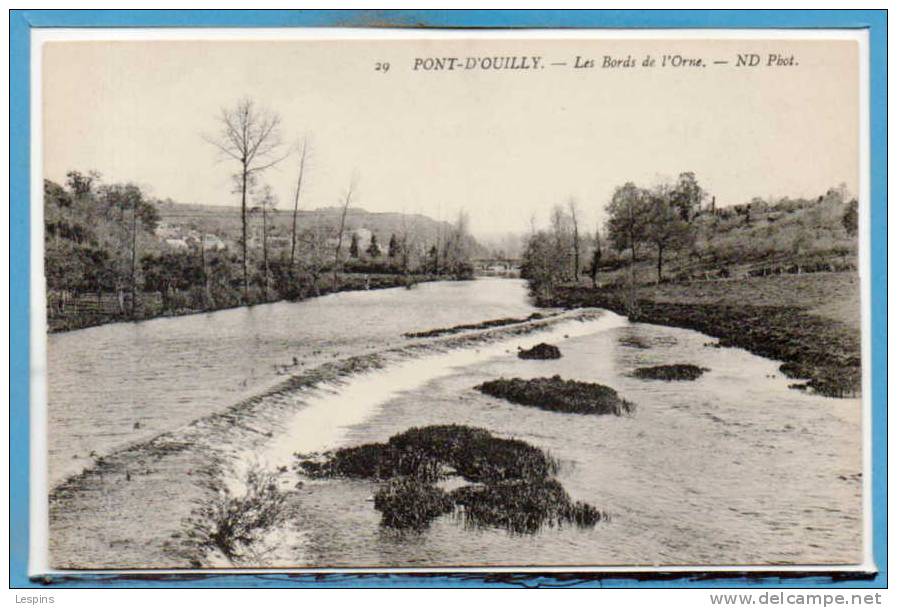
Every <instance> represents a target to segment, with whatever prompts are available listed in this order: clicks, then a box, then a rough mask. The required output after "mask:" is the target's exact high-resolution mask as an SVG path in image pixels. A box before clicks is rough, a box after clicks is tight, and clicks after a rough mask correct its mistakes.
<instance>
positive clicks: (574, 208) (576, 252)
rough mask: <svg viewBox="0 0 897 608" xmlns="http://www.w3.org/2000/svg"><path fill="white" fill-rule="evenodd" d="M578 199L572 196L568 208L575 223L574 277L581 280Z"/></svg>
mask: <svg viewBox="0 0 897 608" xmlns="http://www.w3.org/2000/svg"><path fill="white" fill-rule="evenodd" d="M577 207H578V206H577V204H576V199H574V198H571V199H570V200H569V201H567V209H569V210H570V221H571V222H572V223H573V279H574V280H575V281H576V282H577V283H578V282H579V268H580V263H579V246H580V242H579V221H578V220H577V217H576V211H577Z"/></svg>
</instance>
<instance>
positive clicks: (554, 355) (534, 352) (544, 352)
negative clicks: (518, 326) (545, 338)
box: [517, 342, 561, 360]
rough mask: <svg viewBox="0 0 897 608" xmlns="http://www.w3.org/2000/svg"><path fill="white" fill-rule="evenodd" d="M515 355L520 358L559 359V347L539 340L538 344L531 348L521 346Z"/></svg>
mask: <svg viewBox="0 0 897 608" xmlns="http://www.w3.org/2000/svg"><path fill="white" fill-rule="evenodd" d="M517 356H518V357H519V358H520V359H539V360H547V359H560V358H561V349H559V348H558V347H557V346H555V345H554V344H546V343H545V342H541V343H539V344H536V345H535V346H533V347H532V348H523V349H520V350H518V351H517Z"/></svg>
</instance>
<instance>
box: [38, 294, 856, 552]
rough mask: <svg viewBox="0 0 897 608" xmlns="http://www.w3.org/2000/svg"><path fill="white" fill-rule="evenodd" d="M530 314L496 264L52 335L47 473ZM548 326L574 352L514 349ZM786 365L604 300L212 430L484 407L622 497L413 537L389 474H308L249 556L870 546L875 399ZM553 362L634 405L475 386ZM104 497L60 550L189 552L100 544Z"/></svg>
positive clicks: (324, 428) (455, 414) (263, 446)
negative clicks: (542, 397)
mask: <svg viewBox="0 0 897 608" xmlns="http://www.w3.org/2000/svg"><path fill="white" fill-rule="evenodd" d="M533 311H534V309H533V308H532V307H531V305H530V304H529V303H528V301H527V298H526V292H525V286H524V284H523V283H522V282H521V281H517V280H508V279H480V280H477V281H471V282H464V283H431V284H423V285H418V286H417V287H415V288H414V289H412V290H404V289H390V290H383V291H371V292H355V293H340V294H334V295H330V296H325V297H322V298H318V299H314V300H308V301H305V302H300V303H279V304H271V305H265V306H256V307H253V308H249V309H235V310H229V311H221V312H216V313H210V314H205V315H194V316H189V317H179V318H171V319H156V320H153V321H147V322H144V323H138V324H116V325H109V326H103V327H96V328H90V329H85V330H80V331H76V332H70V333H67V334H58V335H52V336H50V337H49V345H48V350H49V360H48V367H49V378H50V386H49V425H50V436H49V437H50V441H49V443H50V458H49V466H50V479H51V481H52V482H53V483H54V484H55V483H58V482H60V481H61V480H63V479H64V478H66V477H68V476H69V475H72V474H74V473H77V472H78V471H79V470H80V469H82V468H83V467H85V466H89V465H90V463H91V462H92V460H91V458H93V457H90V456H89V454H90V452H91V451H93V452H95V455H103V454H114V453H116V451H120V450H122V449H123V448H125V447H127V446H129V445H133V444H135V443H136V442H139V441H145V440H147V439H148V438H151V437H153V436H156V435H158V434H159V433H162V432H165V431H175V430H177V429H179V428H182V427H185V426H186V425H189V424H190V423H191V421H195V420H197V419H200V418H202V417H204V416H208V415H210V414H212V413H214V412H216V411H220V410H221V409H223V408H224V407H226V406H228V405H230V404H233V403H235V402H237V401H239V400H241V399H245V398H246V397H249V396H251V395H253V394H258V393H259V392H261V391H263V390H264V389H265V388H267V387H270V386H272V385H273V384H275V383H276V382H277V381H279V380H283V379H284V376H286V375H295V374H301V373H302V371H303V370H304V369H311V368H313V367H315V366H319V365H322V364H323V363H326V362H327V361H334V360H342V359H344V358H346V357H350V356H353V355H359V354H367V353H375V352H382V351H384V350H387V349H397V348H402V347H403V346H407V345H409V344H411V343H414V342H415V340H414V339H409V338H404V337H403V336H402V334H403V333H404V332H409V331H421V330H426V329H432V328H435V327H447V326H452V325H456V324H460V323H474V322H478V321H484V320H489V319H495V318H500V317H524V316H527V315H529V314H530V313H532V312H533ZM546 338H548V339H550V340H551V341H553V342H554V343H556V344H558V346H559V347H560V348H561V350H562V352H563V355H564V356H563V358H562V359H560V360H556V361H522V360H520V359H518V358H517V357H516V356H515V352H516V348H517V347H519V346H527V345H531V344H533V343H535V342H538V341H541V340H543V339H546ZM417 342H420V340H417ZM294 357H295V361H294ZM686 362H687V363H694V364H697V365H701V366H703V367H706V368H708V369H709V370H710V371H708V372H707V373H706V374H705V375H704V376H703V377H701V378H700V379H698V380H697V381H694V382H682V383H667V382H662V381H645V380H639V379H636V378H633V377H631V376H630V372H631V371H632V370H633V369H634V368H635V367H638V366H643V365H656V364H664V363H686ZM777 367H778V364H777V363H776V362H774V361H770V360H767V359H763V358H761V357H757V356H754V355H751V354H750V353H747V352H745V351H743V350H740V349H732V348H718V347H716V346H715V340H713V339H711V338H709V337H707V336H704V335H701V334H698V333H696V332H692V331H687V330H681V329H676V328H667V327H660V326H653V325H646V324H633V323H629V322H628V321H626V320H625V319H624V318H621V317H619V316H617V315H614V314H613V313H609V312H605V313H603V314H602V315H601V316H600V317H599V318H597V319H596V320H592V321H587V322H582V321H572V320H571V321H567V322H564V323H559V324H557V325H556V326H554V327H553V328H552V329H550V330H548V333H538V334H533V335H528V336H512V335H509V336H507V337H506V338H504V339H502V340H498V341H495V342H492V343H490V344H488V345H481V344H473V345H471V346H469V347H467V348H460V349H454V350H450V351H448V352H445V351H434V352H432V353H425V354H422V355H421V356H419V357H415V358H411V359H407V360H404V361H400V362H394V363H393V364H390V365H387V366H385V367H383V368H382V369H376V370H374V371H368V372H366V373H362V374H357V375H354V376H351V377H349V378H347V379H346V380H345V381H342V382H340V383H338V384H336V385H334V386H332V387H330V388H329V389H328V390H324V391H316V392H314V393H302V394H300V393H298V392H297V394H295V395H278V396H277V399H278V400H280V402H283V401H284V400H292V402H293V403H294V405H295V404H298V405H296V407H295V411H293V413H291V414H289V415H288V416H285V417H278V420H277V424H276V425H275V424H272V425H271V426H270V427H266V428H268V429H269V430H268V433H267V434H266V435H264V436H263V438H262V440H254V441H253V442H252V443H251V444H250V443H245V444H244V443H243V442H242V440H241V439H240V438H239V437H240V436H239V435H237V434H236V433H233V434H232V437H233V440H232V441H223V442H222V441H219V440H217V439H216V445H218V444H221V443H229V444H230V445H229V446H228V447H227V449H225V450H224V451H223V453H226V454H227V455H228V458H230V459H231V460H232V461H233V462H231V464H232V465H234V467H235V468H239V463H240V462H243V461H248V460H252V461H254V462H261V463H262V464H264V465H266V466H269V467H273V466H280V465H289V464H290V459H291V456H290V455H291V454H292V452H293V451H307V450H311V449H315V450H319V449H330V448H333V447H338V446H343V445H355V444H358V443H366V442H370V441H383V440H385V439H387V438H388V437H389V436H391V435H393V434H395V433H398V432H401V431H404V430H406V429H407V428H409V427H411V426H421V425H426V424H443V423H459V424H468V425H472V426H480V427H484V428H487V429H489V430H491V431H492V432H494V433H497V434H500V435H504V436H513V437H517V438H520V439H523V440H524V441H527V442H529V443H531V444H533V445H536V446H538V447H540V448H542V449H544V450H547V451H548V452H550V453H551V454H552V455H553V456H554V457H556V458H557V459H559V460H560V462H561V470H560V472H559V475H558V478H559V480H560V481H561V482H562V483H563V485H564V487H565V488H566V489H567V490H568V492H569V493H570V495H571V496H572V497H573V498H574V499H576V500H584V501H587V502H589V503H591V504H593V505H595V506H597V507H598V508H599V509H601V510H603V511H606V512H607V513H609V514H610V516H611V519H610V521H607V522H602V523H600V524H599V525H597V526H596V527H595V528H594V529H591V530H585V531H584V530H580V529H577V528H563V529H546V530H543V531H541V532H539V533H537V534H534V535H522V536H521V535H512V534H508V533H507V532H504V531H500V530H488V529H486V530H483V529H477V530H470V529H466V528H465V527H464V526H463V525H462V524H461V523H459V522H458V521H457V520H455V519H454V518H453V517H451V516H445V517H442V518H440V519H438V520H437V521H435V522H434V523H433V525H432V526H431V527H430V529H429V530H427V531H425V532H423V533H420V534H396V533H394V532H390V531H387V530H384V529H382V528H381V527H380V526H379V525H378V522H379V514H378V513H377V512H376V511H375V510H374V508H373V504H372V502H371V501H370V497H371V495H372V494H373V492H374V491H375V490H376V486H375V485H374V484H372V483H368V482H360V481H338V480H325V481H310V480H304V483H303V485H302V486H301V487H300V488H299V489H298V490H296V491H295V492H293V493H292V495H291V499H290V500H291V502H292V507H293V508H294V509H295V512H297V513H299V516H298V517H297V518H296V519H294V520H291V521H290V522H289V524H287V525H285V526H283V528H282V529H280V530H278V531H277V532H278V534H277V535H275V536H274V537H273V538H275V539H279V540H278V542H279V546H276V547H273V550H272V551H270V552H269V553H267V554H266V556H265V557H264V558H263V559H261V560H260V561H259V562H258V563H254V564H248V565H253V566H262V567H267V566H272V567H273V566H276V567H289V566H333V567H344V566H458V565H485V564H489V565H568V566H569V565H585V564H589V565H598V564H600V565H632V564H637V565H652V564H664V565H700V564H738V565H765V564H855V563H858V562H860V561H861V558H862V476H861V471H862V448H861V446H862V433H861V424H862V416H861V407H860V402H859V400H855V399H831V398H825V397H819V396H815V395H810V394H805V393H802V392H799V391H795V390H793V389H789V388H788V384H789V381H788V380H787V379H786V378H784V377H783V376H782V375H781V374H780V373H779V372H778V370H777ZM553 374H560V375H561V376H563V377H565V378H570V379H576V380H582V381H591V382H600V383H602V384H606V385H609V386H611V387H613V388H615V389H616V390H617V391H618V392H620V393H621V394H622V396H623V397H625V398H626V399H627V400H629V401H632V402H634V403H635V404H636V405H637V410H636V412H635V414H634V415H632V416H629V417H626V416H624V417H615V416H602V417H594V416H579V415H570V414H562V413H556V412H547V411H542V410H538V409H534V408H526V407H521V406H517V405H513V404H510V403H506V402H503V401H500V400H497V399H493V398H490V397H486V396H484V395H482V394H480V393H478V392H477V391H474V390H472V387H473V386H475V385H476V384H479V383H480V382H482V381H485V380H488V379H491V378H496V377H500V376H504V377H511V376H518V377H536V376H550V375H553ZM272 399H273V398H272ZM265 403H266V402H265V401H264V400H262V402H261V405H260V406H259V408H260V409H264V407H265ZM273 403H274V402H273V401H272V404H273ZM272 407H273V405H272ZM259 420H262V419H261V418H260V419H259ZM253 424H254V426H255V427H256V428H260V427H261V426H263V423H262V422H259V421H256V422H254V423H253ZM200 427H201V425H200ZM196 428H197V429H198V430H195V432H196V433H202V432H203V431H202V429H201V428H199V427H196ZM188 474H189V473H188ZM290 474H291V475H295V474H294V473H290ZM178 479H181V478H178ZM129 480H130V476H129ZM137 481H138V480H136V479H135V482H134V485H130V486H127V487H128V488H130V490H129V493H124V491H123V490H115V489H110V490H109V495H108V496H107V497H106V498H105V501H106V502H104V503H102V504H103V505H106V506H105V507H103V508H105V509H107V511H111V510H114V509H119V510H127V511H128V512H130V510H131V509H141V508H142V504H137V503H135V502H134V501H136V500H138V499H137V498H134V497H135V496H139V495H140V492H139V488H140V486H139V485H137ZM294 481H295V480H294ZM105 483H107V484H108V483H109V482H108V480H107V481H106V482H105ZM116 483H117V482H116ZM177 483H184V482H181V481H178V482H177ZM154 484H155V485H156V486H158V484H159V478H155V479H154ZM291 485H292V484H291ZM104 487H106V486H104ZM115 487H116V488H121V487H123V485H122V484H119V485H118V486H115ZM158 490H159V488H158V487H156V493H158ZM116 492H118V493H119V494H120V496H119V497H118V498H115V497H114V496H113V495H115V494H116ZM149 496H150V494H149V493H148V494H147V497H148V498H147V499H146V500H150V498H149ZM171 496H181V493H180V491H179V492H172V493H171ZM73 500H77V497H76V499H73ZM89 500H94V498H90V499H89ZM89 500H88V499H87V498H85V499H84V504H83V507H84V508H83V513H84V515H77V516H76V515H73V514H72V513H74V512H75V510H74V509H69V510H68V511H66V514H65V522H62V523H59V524H57V525H55V528H54V525H53V524H52V523H51V546H55V547H56V552H57V555H55V557H56V559H55V560H54V562H55V563H58V564H63V565H69V566H71V565H73V564H79V563H80V562H84V563H85V564H89V565H94V566H96V565H101V566H102V565H106V566H109V565H116V566H125V567H136V566H139V565H148V566H154V567H159V566H173V565H179V564H177V563H176V562H169V563H166V562H165V559H166V558H165V557H164V556H165V553H164V551H163V550H161V549H160V552H159V553H158V554H152V552H151V551H149V550H147V549H145V548H143V547H141V546H139V543H137V545H138V546H135V547H133V548H129V549H128V550H127V551H124V550H123V551H122V553H121V554H119V555H117V556H112V557H109V556H105V555H104V554H103V553H102V552H103V550H104V549H103V548H102V547H101V546H100V545H97V548H95V549H93V550H92V549H90V548H89V547H86V546H85V544H84V543H83V541H82V542H80V544H79V542H77V541H78V538H77V536H76V535H77V534H78V530H80V528H81V526H85V527H87V528H89V527H90V524H91V522H89V521H88V522H85V521H84V518H90V517H94V515H92V513H93V512H94V511H96V508H95V507H94V506H90V505H91V504H92V503H89ZM173 500H178V498H174V499H173ZM183 500H186V498H184V499H183ZM98 504H99V503H98ZM109 505H112V506H109ZM173 512H174V510H173ZM100 515H101V516H102V517H105V522H107V523H104V524H103V525H102V526H100V525H99V524H97V526H96V529H97V530H101V534H102V535H105V536H104V538H103V541H104V543H106V544H105V545H103V546H104V547H108V546H109V545H112V544H113V542H114V539H113V540H109V538H112V537H114V535H115V534H116V532H115V531H112V532H110V531H109V530H108V528H109V524H108V521H109V519H108V518H109V516H110V515H115V514H114V513H110V512H107V513H104V514H100ZM126 515H127V514H126V513H123V512H120V513H118V517H119V518H122V519H127V516H126ZM131 519H132V520H134V521H132V523H131V524H128V526H130V527H127V526H125V524H122V526H123V527H122V530H121V531H120V532H118V534H119V535H124V534H133V533H134V527H135V526H136V525H137V524H136V523H135V522H136V521H137V520H135V519H134V518H133V517H132V518H131ZM138 519H139V518H138ZM140 521H141V522H142V524H143V525H146V520H145V518H143V519H141V520H140ZM154 521H155V520H154ZM94 523H95V522H94ZM175 523H176V522H175ZM156 524H158V522H155V524H154V525H156ZM158 525H161V524H158ZM113 527H114V526H113ZM174 529H177V527H176V525H175V526H174ZM53 534H57V535H59V536H60V537H66V538H58V539H55V540H54V539H53V538H52V535H53ZM176 534H177V533H176V532H175V533H173V534H172V535H171V536H172V537H174V536H175V535H176ZM106 536H108V537H109V538H106ZM91 551H92V552H91ZM105 551H107V552H111V550H110V549H108V548H107V549H105ZM125 553H127V554H128V557H124V555H125ZM160 555H161V556H162V557H159V556H160ZM169 559H170V558H169Z"/></svg>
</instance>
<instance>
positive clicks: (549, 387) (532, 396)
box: [474, 375, 635, 416]
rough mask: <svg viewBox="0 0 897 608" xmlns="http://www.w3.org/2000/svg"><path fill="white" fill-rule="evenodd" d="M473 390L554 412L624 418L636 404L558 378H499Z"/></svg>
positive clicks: (597, 388) (600, 389) (589, 385)
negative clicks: (611, 415)
mask: <svg viewBox="0 0 897 608" xmlns="http://www.w3.org/2000/svg"><path fill="white" fill-rule="evenodd" d="M474 388H476V390H478V391H480V392H481V393H485V394H486V395H489V396H491V397H498V398H500V399H505V400H507V401H510V402H511V403H517V404H519V405H528V406H531V407H538V408H540V409H543V410H548V411H552V412H564V413H567V414H597V415H604V414H614V415H616V416H621V415H623V414H631V413H633V412H634V411H635V404H633V403H630V402H629V401H626V400H625V399H623V398H622V397H620V395H618V394H617V391H615V390H614V389H612V388H610V387H609V386H604V385H603V384H596V383H593V382H579V381H576V380H564V379H562V378H561V377H560V376H557V375H555V376H552V377H551V378H530V379H523V378H510V379H507V378H499V379H497V380H489V381H488V382H484V383H482V384H480V385H477V386H476V387H474Z"/></svg>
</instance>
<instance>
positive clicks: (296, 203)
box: [290, 137, 308, 271]
mask: <svg viewBox="0 0 897 608" xmlns="http://www.w3.org/2000/svg"><path fill="white" fill-rule="evenodd" d="M307 159H308V137H304V138H302V151H301V152H300V153H299V177H297V178H296V193H295V196H294V197H293V229H292V232H291V236H290V270H291V271H292V269H293V266H294V265H295V263H296V220H297V219H298V217H299V197H300V196H301V195H302V178H303V177H304V176H305V161H306V160H307Z"/></svg>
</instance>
